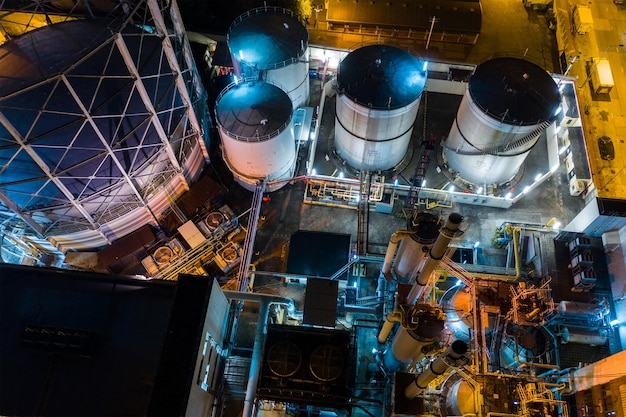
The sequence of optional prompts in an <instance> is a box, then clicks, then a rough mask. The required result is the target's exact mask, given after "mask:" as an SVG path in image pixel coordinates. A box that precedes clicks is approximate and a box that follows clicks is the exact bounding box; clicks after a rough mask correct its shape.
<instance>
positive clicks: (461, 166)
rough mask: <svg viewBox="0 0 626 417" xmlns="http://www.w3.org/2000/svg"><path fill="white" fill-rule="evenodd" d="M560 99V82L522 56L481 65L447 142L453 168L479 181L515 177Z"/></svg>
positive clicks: (464, 177)
mask: <svg viewBox="0 0 626 417" xmlns="http://www.w3.org/2000/svg"><path fill="white" fill-rule="evenodd" d="M559 104H560V96H559V90H558V87H557V85H556V83H555V82H554V80H553V79H552V77H551V76H550V74H548V73H547V72H546V71H545V70H543V69H542V68H540V67H539V66H537V65H535V64H533V63H531V62H528V61H525V60H522V59H518V58H495V59H492V60H489V61H486V62H484V63H482V64H480V65H479V66H478V67H477V68H476V70H475V71H474V73H473V75H472V76H471V77H470V80H469V83H468V85H467V88H466V91H465V95H464V96H463V99H462V100H461V104H460V106H459V109H458V111H457V115H456V118H455V120H454V123H453V124H452V127H451V129H450V133H449V135H448V137H447V139H446V140H445V141H444V142H443V147H444V150H443V156H444V160H445V161H446V163H447V165H448V169H449V170H450V171H451V172H452V173H453V174H455V175H458V176H460V177H461V179H462V180H463V181H465V182H469V183H471V184H477V185H479V186H484V185H487V186H496V187H497V186H500V185H503V184H505V183H507V182H509V181H511V180H512V179H513V178H514V177H515V175H516V174H517V173H518V172H519V170H520V168H521V166H522V164H523V163H524V160H525V159H526V157H527V155H528V153H529V152H530V151H531V149H532V148H533V146H535V144H536V143H537V141H538V140H539V138H540V137H541V134H542V132H543V131H544V130H545V129H546V128H547V127H548V126H549V125H550V124H551V123H552V121H553V120H554V118H555V117H556V114H557V109H558V108H559Z"/></svg>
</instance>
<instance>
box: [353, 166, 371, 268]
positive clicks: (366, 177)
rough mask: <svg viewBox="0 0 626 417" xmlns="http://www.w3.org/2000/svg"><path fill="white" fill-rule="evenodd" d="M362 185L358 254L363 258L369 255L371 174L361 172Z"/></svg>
mask: <svg viewBox="0 0 626 417" xmlns="http://www.w3.org/2000/svg"><path fill="white" fill-rule="evenodd" d="M360 176H361V185H360V190H359V205H358V229H357V243H356V250H357V253H358V254H359V255H360V256H362V255H365V254H366V253H367V240H368V224H369V212H370V210H369V208H370V207H369V200H370V186H371V184H370V182H371V178H370V173H369V171H361V173H360Z"/></svg>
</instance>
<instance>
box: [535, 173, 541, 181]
mask: <svg viewBox="0 0 626 417" xmlns="http://www.w3.org/2000/svg"><path fill="white" fill-rule="evenodd" d="M540 179H541V174H537V175H536V176H535V182H537V181H539V180H540Z"/></svg>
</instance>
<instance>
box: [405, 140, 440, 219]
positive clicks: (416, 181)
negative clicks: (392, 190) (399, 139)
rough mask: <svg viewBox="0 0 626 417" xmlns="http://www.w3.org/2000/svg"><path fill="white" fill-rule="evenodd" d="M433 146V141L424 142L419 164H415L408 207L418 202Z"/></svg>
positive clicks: (407, 202)
mask: <svg viewBox="0 0 626 417" xmlns="http://www.w3.org/2000/svg"><path fill="white" fill-rule="evenodd" d="M433 148H434V146H433V144H432V141H428V142H425V141H423V142H422V146H421V148H420V155H419V159H418V161H417V165H416V166H415V172H414V173H413V177H411V188H410V191H409V198H408V199H407V201H406V208H414V207H415V205H416V204H417V202H418V197H419V193H420V189H421V188H422V183H423V181H424V177H425V176H426V168H428V163H429V162H430V154H431V153H432V151H433Z"/></svg>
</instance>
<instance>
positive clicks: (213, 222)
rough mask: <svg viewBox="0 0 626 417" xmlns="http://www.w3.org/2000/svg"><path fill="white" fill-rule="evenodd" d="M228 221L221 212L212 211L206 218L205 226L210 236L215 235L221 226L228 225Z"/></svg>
mask: <svg viewBox="0 0 626 417" xmlns="http://www.w3.org/2000/svg"><path fill="white" fill-rule="evenodd" d="M226 221H228V219H227V218H226V215H225V214H224V213H222V212H221V211H212V212H211V213H209V214H208V216H206V218H205V219H204V224H205V225H206V227H207V229H208V231H209V233H210V234H213V232H215V231H216V230H217V229H218V228H219V227H220V226H221V225H223V224H224V223H226Z"/></svg>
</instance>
